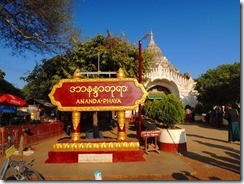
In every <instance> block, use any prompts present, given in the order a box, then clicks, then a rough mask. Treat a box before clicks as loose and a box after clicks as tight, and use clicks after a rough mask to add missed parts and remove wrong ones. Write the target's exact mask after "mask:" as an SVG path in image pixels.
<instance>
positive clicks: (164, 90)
mask: <svg viewBox="0 0 244 184" xmlns="http://www.w3.org/2000/svg"><path fill="white" fill-rule="evenodd" d="M147 49H150V50H151V52H152V53H153V55H154V58H153V61H152V63H151V67H150V68H151V71H150V72H149V73H144V75H143V78H148V81H147V82H146V83H144V86H145V88H146V90H147V91H148V92H149V99H150V98H151V99H154V98H158V97H160V96H162V95H164V94H174V95H175V96H176V97H178V98H179V99H180V100H181V101H182V102H183V104H184V105H190V106H192V107H194V106H195V105H196V104H197V91H196V90H194V87H195V84H196V82H195V81H194V80H193V79H192V77H191V75H190V74H189V73H188V72H187V73H184V74H181V73H180V72H179V70H178V69H177V68H176V67H174V66H173V65H172V64H171V63H170V62H169V61H168V59H167V58H166V57H165V56H164V55H163V52H162V51H161V49H160V48H159V47H158V46H157V45H156V43H155V41H154V39H153V34H152V33H151V38H150V42H149V44H148V46H147Z"/></svg>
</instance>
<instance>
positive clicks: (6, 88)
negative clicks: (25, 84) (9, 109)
mask: <svg viewBox="0 0 244 184" xmlns="http://www.w3.org/2000/svg"><path fill="white" fill-rule="evenodd" d="M4 76H5V73H4V72H3V71H2V70H1V69H0V93H10V94H14V95H17V96H19V97H22V98H23V97H24V94H23V93H22V91H21V90H19V89H18V88H16V87H14V86H13V85H12V84H11V83H9V82H7V81H6V80H5V79H4Z"/></svg>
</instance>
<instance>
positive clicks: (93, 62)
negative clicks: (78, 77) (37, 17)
mask: <svg viewBox="0 0 244 184" xmlns="http://www.w3.org/2000/svg"><path fill="white" fill-rule="evenodd" d="M76 44H77V46H76V49H75V50H74V51H73V52H68V53H66V54H65V55H58V56H55V57H53V58H51V59H49V60H43V61H42V64H37V65H36V66H35V68H34V70H33V71H32V72H31V73H30V74H29V75H28V76H27V77H24V78H23V79H24V80H25V81H26V82H27V83H28V84H27V86H26V87H25V94H27V95H28V97H35V98H37V97H38V98H42V99H48V94H49V93H50V91H51V89H52V87H53V85H55V84H56V83H58V81H59V80H60V79H65V78H73V74H74V72H75V70H76V69H77V68H78V69H79V70H80V71H81V72H89V71H90V72H94V71H98V70H100V71H106V72H107V71H113V72H114V71H115V72H117V71H118V70H119V68H122V69H123V70H124V72H125V75H126V76H127V77H135V78H137V77H138V50H137V48H136V47H135V45H133V44H131V43H129V42H128V40H127V39H126V38H124V37H123V36H112V34H111V33H109V34H108V35H107V36H106V37H104V36H102V35H100V34H98V35H97V36H96V37H94V38H91V39H89V40H87V41H86V42H79V41H76ZM143 55H145V56H146V57H145V58H146V59H144V60H143V67H144V69H145V71H146V70H147V68H148V63H149V59H150V58H151V57H150V53H148V51H145V52H144V53H143ZM98 61H100V62H99V63H100V67H99V68H98ZM87 77H89V78H94V77H99V78H102V77H109V76H108V75H99V76H98V75H83V78H87ZM110 77H116V75H111V76H110ZM26 88H27V89H28V90H27V89H26Z"/></svg>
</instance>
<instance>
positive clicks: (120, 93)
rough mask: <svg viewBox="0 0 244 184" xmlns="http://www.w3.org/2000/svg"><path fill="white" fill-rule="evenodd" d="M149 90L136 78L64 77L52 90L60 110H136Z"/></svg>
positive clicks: (51, 94) (51, 95)
mask: <svg viewBox="0 0 244 184" xmlns="http://www.w3.org/2000/svg"><path fill="white" fill-rule="evenodd" d="M147 95H148V93H147V91H146V90H145V89H144V87H143V85H142V84H140V83H138V81H137V80H136V79H134V78H97V79H62V80H60V81H59V83H58V84H56V85H55V86H54V87H53V89H52V91H51V92H50V94H49V97H50V99H51V102H52V104H53V105H56V106H57V107H58V109H59V110H60V111H107V110H109V111H111V110H114V111H116V110H133V109H137V107H138V105H139V104H141V103H143V102H144V101H145V99H146V97H147Z"/></svg>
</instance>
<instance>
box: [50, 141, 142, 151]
mask: <svg viewBox="0 0 244 184" xmlns="http://www.w3.org/2000/svg"><path fill="white" fill-rule="evenodd" d="M139 148H140V144H139V142H135V141H134V142H127V141H123V142H96V143H91V142H86V143H84V142H82V143H76V142H73V143H55V144H54V145H53V149H54V151H91V150H93V151H96V150H98V151H99V150H135V149H139Z"/></svg>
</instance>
